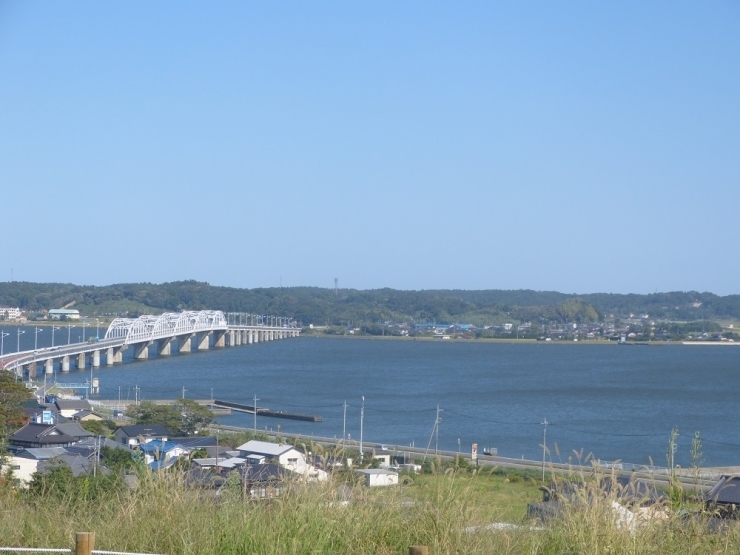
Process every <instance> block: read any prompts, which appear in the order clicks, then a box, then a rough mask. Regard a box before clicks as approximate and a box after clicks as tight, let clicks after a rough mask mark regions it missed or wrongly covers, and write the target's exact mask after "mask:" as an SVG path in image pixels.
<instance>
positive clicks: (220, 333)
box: [213, 330, 226, 348]
mask: <svg viewBox="0 0 740 555" xmlns="http://www.w3.org/2000/svg"><path fill="white" fill-rule="evenodd" d="M213 347H214V348H216V347H226V330H217V331H214V332H213Z"/></svg>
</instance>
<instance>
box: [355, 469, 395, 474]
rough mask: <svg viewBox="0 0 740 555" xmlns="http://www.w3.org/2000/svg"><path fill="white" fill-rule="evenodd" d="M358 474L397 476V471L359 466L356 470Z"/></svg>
mask: <svg viewBox="0 0 740 555" xmlns="http://www.w3.org/2000/svg"><path fill="white" fill-rule="evenodd" d="M357 472H359V473H360V474H373V475H376V476H377V475H380V474H382V475H387V474H392V475H394V476H398V472H391V471H390V470H386V469H385V468H360V469H358V470H357Z"/></svg>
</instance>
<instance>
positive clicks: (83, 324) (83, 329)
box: [82, 322, 90, 343]
mask: <svg viewBox="0 0 740 555" xmlns="http://www.w3.org/2000/svg"><path fill="white" fill-rule="evenodd" d="M89 325H90V324H88V323H87V322H82V342H83V343H84V342H85V328H86V327H88V326H89Z"/></svg>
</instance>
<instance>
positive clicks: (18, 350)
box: [15, 328, 26, 353]
mask: <svg viewBox="0 0 740 555" xmlns="http://www.w3.org/2000/svg"><path fill="white" fill-rule="evenodd" d="M16 331H17V332H18V343H17V345H16V347H15V352H16V353H20V352H21V334H22V333H26V332H25V330H24V331H21V328H18V329H17V330H16Z"/></svg>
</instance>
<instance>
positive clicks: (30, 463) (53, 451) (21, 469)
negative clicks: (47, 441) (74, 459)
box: [0, 447, 64, 486]
mask: <svg viewBox="0 0 740 555" xmlns="http://www.w3.org/2000/svg"><path fill="white" fill-rule="evenodd" d="M34 451H35V452H46V457H45V458H51V457H56V456H59V455H61V454H63V453H64V448H62V447H47V448H44V449H23V450H21V451H19V452H17V453H15V454H13V455H11V456H9V457H7V459H6V461H5V464H4V465H3V466H2V468H1V469H0V474H2V475H3V476H4V477H8V476H12V479H13V480H16V481H17V482H18V484H19V485H21V486H27V485H28V484H29V483H30V482H31V480H32V479H33V475H34V474H35V473H36V472H37V471H38V466H39V462H40V461H41V460H44V456H43V455H42V454H41V453H36V454H35V453H33V452H34Z"/></svg>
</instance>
